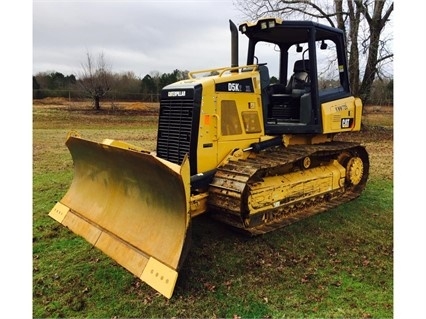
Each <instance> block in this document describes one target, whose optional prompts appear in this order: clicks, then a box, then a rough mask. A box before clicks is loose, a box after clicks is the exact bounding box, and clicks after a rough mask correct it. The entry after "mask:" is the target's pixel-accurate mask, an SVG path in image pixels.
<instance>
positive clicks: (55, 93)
mask: <svg viewBox="0 0 426 319" xmlns="http://www.w3.org/2000/svg"><path fill="white" fill-rule="evenodd" d="M105 75H106V78H107V79H105V81H106V82H108V83H107V84H108V85H106V86H105V87H102V86H101V85H98V86H97V89H98V90H100V89H102V90H104V91H105V92H104V93H103V92H98V93H99V94H98V95H99V97H100V98H105V99H116V100H123V101H142V102H158V101H159V95H160V92H161V89H162V88H163V87H164V86H166V85H168V84H171V83H174V82H176V81H179V80H182V79H185V78H187V77H188V71H182V70H177V69H176V70H174V71H172V72H170V73H160V72H158V71H152V72H150V73H149V74H146V75H145V76H144V77H143V78H139V77H137V76H136V75H135V74H134V73H133V72H124V73H107V74H105ZM91 90H92V89H91V88H90V87H89V86H88V84H87V83H86V82H85V81H84V80H83V79H77V77H76V75H74V74H71V75H64V74H62V73H60V72H56V71H47V72H40V73H37V74H36V75H34V76H33V98H34V99H43V98H46V97H63V98H72V99H80V98H92V97H93V96H92V94H91V93H90V92H88V91H91ZM95 90H96V85H95V86H94V87H93V91H95ZM94 93H95V92H94ZM95 94H96V93H95Z"/></svg>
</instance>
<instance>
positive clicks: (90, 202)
mask: <svg viewBox="0 0 426 319" xmlns="http://www.w3.org/2000/svg"><path fill="white" fill-rule="evenodd" d="M65 144H66V145H67V147H68V148H69V150H70V152H71V155H72V158H73V161H74V179H73V181H72V184H71V186H70V188H69V190H68V191H67V193H66V194H65V196H64V197H63V198H62V199H61V200H60V201H59V202H58V203H57V204H56V205H55V207H54V208H53V209H52V210H51V211H50V213H49V216H51V217H52V218H54V219H55V220H57V221H58V222H60V223H62V224H63V225H65V226H66V227H68V228H69V229H71V230H72V231H73V232H74V233H76V234H78V235H80V236H82V237H84V238H85V239H86V240H87V241H88V242H90V243H91V244H93V245H94V246H95V247H97V248H99V249H100V250H102V251H103V252H104V253H106V254H107V255H109V256H110V257H111V258H112V259H114V260H115V261H117V262H118V263H119V264H120V265H122V266H123V267H125V268H126V269H128V270H129V271H130V272H131V273H133V274H134V275H136V276H137V277H139V278H140V279H141V280H142V281H144V282H146V283H147V284H149V285H150V286H151V287H153V288H154V289H155V290H157V291H158V292H160V293H161V294H163V295H164V296H165V297H167V298H170V297H171V296H172V294H173V290H174V286H175V283H176V280H177V275H178V270H179V267H180V266H181V264H182V262H183V259H184V257H185V255H186V250H187V249H186V248H187V247H186V246H187V245H189V243H188V241H189V239H190V236H189V235H188V240H186V239H187V231H188V229H189V225H190V214H189V192H190V173H189V161H188V160H187V159H186V158H185V160H184V162H183V164H182V165H181V166H178V165H176V164H173V163H170V162H167V161H165V160H162V159H159V158H157V157H155V156H154V155H151V154H149V153H147V152H145V153H144V152H137V151H134V150H129V149H125V148H124V147H121V146H120V147H117V146H112V145H108V144H104V143H96V142H91V141H88V140H84V139H82V138H79V137H76V136H69V137H68V139H67V141H66V143H65Z"/></svg>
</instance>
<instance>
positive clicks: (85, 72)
mask: <svg viewBox="0 0 426 319" xmlns="http://www.w3.org/2000/svg"><path fill="white" fill-rule="evenodd" d="M112 82H113V75H112V73H111V70H110V67H109V66H108V65H107V63H106V62H105V57H104V54H103V53H101V54H99V56H98V59H97V60H94V59H93V57H92V55H91V54H90V53H89V52H87V60H86V63H83V64H82V72H81V74H80V75H79V81H78V83H79V84H80V85H81V87H82V88H83V90H84V91H86V93H87V94H88V95H89V96H90V97H91V98H92V99H93V102H94V108H95V109H96V110H99V109H100V108H101V105H100V101H101V99H102V98H103V97H104V96H105V95H106V94H107V93H108V92H109V91H110V90H111V86H112Z"/></svg>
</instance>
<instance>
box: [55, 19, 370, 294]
mask: <svg viewBox="0 0 426 319" xmlns="http://www.w3.org/2000/svg"><path fill="white" fill-rule="evenodd" d="M229 22H230V29H231V66H229V67H223V68H215V69H206V70H201V71H195V72H190V73H189V75H188V79H185V80H182V81H179V82H176V83H173V84H171V85H168V86H166V87H164V88H163V89H162V91H161V101H160V107H159V119H158V131H157V146H156V150H155V151H149V150H145V149H143V148H141V147H139V146H135V145H130V144H129V143H126V142H124V141H117V140H111V139H105V140H103V141H102V142H95V141H89V140H86V139H83V138H82V137H80V136H79V134H78V133H70V134H69V135H68V137H67V140H66V143H65V144H66V146H67V147H68V148H69V151H70V153H71V155H72V159H73V162H74V178H73V181H72V183H71V185H70V188H69V189H68V191H67V193H66V194H65V196H64V197H63V198H62V199H61V200H60V201H59V202H57V204H56V205H55V206H54V207H53V209H52V210H51V211H50V213H49V215H50V216H51V217H52V218H54V219H55V220H57V221H58V222H60V223H62V224H63V225H64V226H66V227H68V228H69V229H70V230H71V231H73V232H74V233H76V234H78V235H80V236H82V237H84V238H85V239H86V240H87V241H88V242H90V243H91V244H92V245H94V246H95V247H97V248H99V249H101V250H102V251H103V252H104V253H106V254H107V255H109V256H110V257H111V258H112V259H114V260H115V261H117V262H118V263H119V264H120V265H122V266H123V267H125V268H126V269H127V270H129V271H130V272H131V273H133V274H134V275H135V276H137V277H138V278H140V279H141V280H142V281H144V282H145V283H147V284H148V285H150V286H151V287H153V288H154V289H155V290H157V291H158V292H160V293H161V294H162V295H164V296H165V297H167V298H171V296H172V294H173V290H174V287H175V284H176V280H177V277H178V272H179V269H180V268H181V266H182V264H183V262H184V260H185V256H186V255H187V252H188V249H189V248H190V247H189V246H190V239H191V238H190V237H191V236H190V234H191V232H190V229H191V223H192V221H193V219H194V217H196V216H198V215H200V214H203V213H208V214H209V215H210V216H211V217H212V218H214V219H216V220H219V221H221V222H223V223H225V224H227V225H229V226H231V227H232V228H234V229H236V230H238V231H241V232H243V233H246V234H248V235H258V234H264V233H266V232H269V231H272V230H275V229H277V228H279V227H282V226H285V225H288V224H289V223H293V222H295V221H298V220H301V219H303V218H306V217H308V216H311V215H313V214H317V213H319V212H323V211H325V210H329V209H330V208H333V207H336V206H337V205H340V204H343V203H345V202H347V201H350V200H352V199H355V198H356V197H358V196H359V195H360V194H361V192H362V191H363V189H364V188H365V186H366V183H367V179H368V174H369V157H368V153H367V151H366V149H365V147H363V146H362V145H360V144H358V143H353V142H344V141H338V140H337V139H335V136H336V135H337V134H340V133H343V132H354V131H359V130H360V128H361V115H362V102H361V100H360V99H359V98H356V97H354V96H352V94H351V92H350V87H349V76H348V68H347V60H346V53H345V41H344V34H343V32H342V31H341V30H338V29H334V28H331V27H328V26H324V25H321V24H318V23H314V22H311V21H282V20H280V19H277V18H265V19H260V20H258V21H256V22H249V23H243V24H241V25H240V26H239V30H240V32H241V33H242V34H244V35H246V36H247V37H248V51H247V63H246V64H245V65H242V66H240V65H239V63H238V29H237V27H236V25H235V24H234V23H233V22H232V21H229ZM267 50H270V51H272V52H273V54H274V55H272V56H273V57H274V58H276V61H274V63H275V64H276V65H278V67H277V68H278V70H275V71H276V72H278V73H277V74H278V76H277V77H272V78H271V77H270V74H269V65H268V64H266V63H265V62H264V61H262V57H263V56H267V57H270V56H271V55H265V52H266V51H267ZM274 78H275V79H276V81H271V79H274ZM271 82H274V83H271Z"/></svg>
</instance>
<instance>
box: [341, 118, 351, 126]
mask: <svg viewBox="0 0 426 319" xmlns="http://www.w3.org/2000/svg"><path fill="white" fill-rule="evenodd" d="M352 123H353V119H347V118H344V119H342V122H341V128H350V127H351V126H352Z"/></svg>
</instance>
